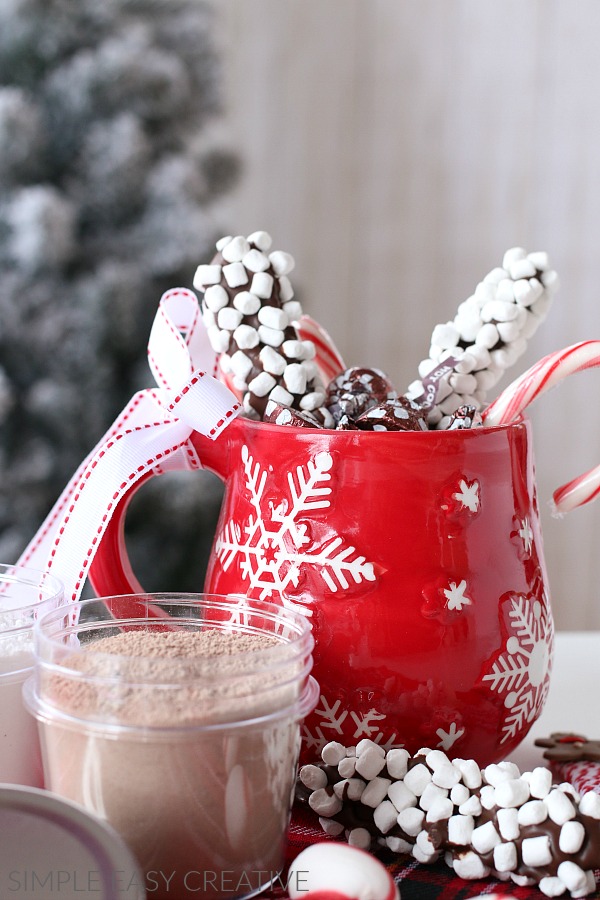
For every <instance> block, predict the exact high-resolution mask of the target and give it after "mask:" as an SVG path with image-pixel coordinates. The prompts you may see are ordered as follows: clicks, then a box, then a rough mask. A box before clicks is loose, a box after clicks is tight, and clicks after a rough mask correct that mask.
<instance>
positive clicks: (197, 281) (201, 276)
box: [193, 265, 221, 291]
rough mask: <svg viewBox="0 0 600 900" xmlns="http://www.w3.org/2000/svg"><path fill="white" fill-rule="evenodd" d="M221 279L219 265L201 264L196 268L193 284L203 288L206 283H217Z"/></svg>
mask: <svg viewBox="0 0 600 900" xmlns="http://www.w3.org/2000/svg"><path fill="white" fill-rule="evenodd" d="M220 280H221V266H216V265H202V266H198V268H197V269H196V274H195V275H194V280H193V285H194V287H195V288H197V289H198V290H200V291H201V290H203V289H204V287H205V285H207V284H218V283H219V282H220Z"/></svg>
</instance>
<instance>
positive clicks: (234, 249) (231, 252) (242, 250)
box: [221, 234, 250, 263]
mask: <svg viewBox="0 0 600 900" xmlns="http://www.w3.org/2000/svg"><path fill="white" fill-rule="evenodd" d="M249 250H250V244H249V243H248V241H247V240H246V238H245V237H243V236H242V235H241V234H238V235H237V236H236V237H234V238H232V239H231V240H230V241H228V242H227V243H226V244H225V246H223V247H222V248H221V255H222V257H223V259H225V260H227V262H228V263H234V262H241V261H242V259H243V258H244V256H245V255H246V253H248V251H249Z"/></svg>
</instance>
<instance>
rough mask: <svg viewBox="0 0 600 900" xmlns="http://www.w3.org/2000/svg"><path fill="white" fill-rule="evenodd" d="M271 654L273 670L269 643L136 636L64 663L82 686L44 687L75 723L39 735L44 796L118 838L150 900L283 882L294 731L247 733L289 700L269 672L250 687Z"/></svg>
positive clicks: (211, 633) (211, 635)
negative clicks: (89, 814)
mask: <svg viewBox="0 0 600 900" xmlns="http://www.w3.org/2000/svg"><path fill="white" fill-rule="evenodd" d="M163 627H164V626H163ZM279 648H280V653H279V655H278V658H279V661H280V660H281V658H282V656H283V654H285V652H286V651H285V648H286V645H285V644H283V643H281V642H280V641H278V640H277V639H276V638H274V637H272V636H269V635H263V634H248V633H240V632H222V631H219V630H205V631H201V630H197V629H194V630H188V629H185V628H181V629H180V628H176V629H174V630H171V631H168V630H162V628H161V630H130V631H124V632H120V633H118V634H115V635H112V636H110V637H105V638H102V639H100V640H98V641H94V642H91V643H90V644H88V646H87V648H86V652H77V653H75V654H73V655H72V656H69V657H68V658H67V659H66V660H65V664H66V666H68V668H69V669H70V670H72V669H76V670H77V671H76V673H75V674H76V675H78V673H81V674H82V675H84V676H90V677H87V678H86V677H84V678H83V679H81V677H75V678H72V677H66V678H65V677H62V676H58V675H56V674H52V675H50V676H49V680H47V682H46V684H45V686H44V692H45V694H46V696H48V698H49V700H50V702H51V703H52V704H53V705H55V706H58V707H59V708H60V709H62V710H64V711H66V712H67V713H68V714H69V715H70V716H72V717H73V719H72V721H71V722H70V723H66V722H64V723H63V722H61V720H60V719H58V718H57V719H54V720H51V721H49V722H45V723H44V726H43V729H42V734H43V746H44V754H45V764H46V769H47V782H48V787H49V788H50V789H51V790H53V791H55V792H57V793H58V794H60V795H62V796H65V797H67V798H69V799H71V800H74V801H76V802H79V803H82V804H83V805H84V806H86V807H87V808H88V809H90V810H91V811H93V812H94V813H95V814H96V815H98V816H100V817H101V818H103V819H105V820H107V821H108V822H110V823H111V824H112V825H113V827H115V828H116V830H117V831H118V832H119V833H120V834H121V835H122V836H123V838H124V839H125V840H126V841H127V843H128V844H129V846H130V847H131V849H132V850H133V852H134V853H135V854H136V856H137V858H138V861H139V863H140V866H141V868H142V871H143V872H144V873H145V875H146V879H147V885H146V887H147V890H148V893H149V896H152V897H155V898H159V900H174V898H177V900H179V898H186V897H194V898H203V897H211V898H213V900H215V898H219V897H223V898H225V897H227V898H228V900H231V898H233V897H235V896H238V895H239V896H242V895H244V894H245V893H246V892H247V893H250V892H251V891H254V890H256V889H257V888H259V887H260V886H261V885H263V884H265V883H268V881H269V880H270V879H271V878H274V877H275V876H276V873H277V872H278V870H279V869H280V867H281V862H282V855H283V841H284V837H285V830H286V826H287V821H288V817H289V807H290V798H291V794H292V791H293V786H294V778H295V767H296V762H297V756H298V749H299V728H298V722H297V720H296V719H294V718H293V717H292V716H290V715H286V716H284V717H279V718H278V717H277V716H275V717H274V718H273V719H272V720H268V719H267V720H266V721H260V722H259V723H255V724H252V723H248V724H243V720H248V719H252V718H253V717H255V716H264V715H268V714H269V713H273V712H274V711H277V710H280V709H285V708H286V707H287V706H289V705H290V704H291V703H293V702H294V700H295V699H296V698H295V696H294V693H293V689H292V688H290V687H289V686H287V687H285V688H282V687H280V686H279V687H278V686H277V685H278V683H279V679H280V676H279V677H276V676H274V675H270V674H269V671H268V669H267V670H266V671H265V669H264V668H262V670H261V672H260V675H259V676H257V675H256V674H253V670H254V669H255V668H256V656H255V654H256V652H257V651H264V650H269V651H271V650H273V652H274V653H275V654H276V655H277V653H278V649H279ZM221 672H225V673H226V676H223V679H222V681H220V680H219V673H221ZM199 673H201V675H199ZM167 675H168V677H166V676H167ZM191 675H193V676H194V680H193V681H192V680H191ZM187 676H190V679H188V678H187ZM177 681H180V682H181V684H180V686H179V687H178V688H177V690H173V689H172V688H165V687H164V685H165V683H171V684H172V683H173V682H175V683H176V682H177ZM140 683H141V686H140ZM124 684H126V685H127V686H126V688H125V689H124V688H123V685H124ZM79 717H81V718H79ZM85 717H88V718H90V717H91V718H93V719H94V721H92V722H91V723H89V724H90V726H91V727H87V723H86V722H85V721H83V719H84V718H85ZM102 721H104V722H109V723H115V722H117V721H118V722H120V723H121V726H122V727H120V726H119V725H116V726H115V725H113V726H112V729H110V728H103V727H102V726H101V725H99V723H100V722H102ZM214 722H220V723H221V726H220V727H217V728H209V729H206V728H202V727H193V726H194V725H196V726H202V725H206V724H209V725H210V724H214ZM228 723H231V724H228ZM234 723H235V724H234ZM240 723H242V724H240ZM131 725H133V726H135V727H134V728H131V727H129V726H131ZM238 884H239V885H240V890H239V894H238V893H237V892H236V886H237V885H238Z"/></svg>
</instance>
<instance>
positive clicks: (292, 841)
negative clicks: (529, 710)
mask: <svg viewBox="0 0 600 900" xmlns="http://www.w3.org/2000/svg"><path fill="white" fill-rule="evenodd" d="M597 768H598V767H597ZM563 780H566V779H563ZM331 840H334V839H333V838H330V837H328V836H327V835H326V834H325V833H324V832H323V831H321V829H320V828H319V824H318V821H317V819H316V817H315V816H314V815H313V814H312V813H311V812H310V810H308V809H306V807H300V806H298V805H296V806H295V807H294V810H293V815H292V822H291V825H290V829H289V834H288V846H287V855H286V868H285V870H284V872H283V873H282V875H281V877H280V878H279V879H278V883H276V884H275V885H274V887H273V888H272V889H271V890H270V891H267V892H266V893H264V894H261V898H264V900H287V898H288V894H287V891H286V890H285V884H286V873H287V867H288V866H289V865H290V863H291V862H292V860H293V859H295V858H296V856H298V854H299V853H300V851H301V850H304V848H305V847H308V846H309V844H315V843H317V842H318V841H331ZM380 859H381V861H382V863H384V865H385V866H386V868H387V869H388V871H389V872H390V873H391V875H392V876H393V877H394V880H395V881H396V883H397V884H398V886H399V888H400V894H401V900H467V898H469V897H477V896H478V895H479V894H487V895H490V894H500V895H503V896H505V897H514V898H516V900H530V898H531V900H545V897H544V894H542V893H541V891H540V890H539V889H538V888H537V887H536V886H535V885H533V886H531V887H517V885H515V884H513V882H512V881H498V880H496V879H495V878H484V879H481V880H480V881H464V880H463V879H462V878H457V877H456V875H455V874H454V872H453V871H452V869H449V868H448V866H446V864H445V863H444V862H442V861H439V862H437V863H435V864H434V865H428V866H425V865H420V864H419V863H417V862H416V861H415V860H414V859H411V857H410V856H398V855H396V854H392V853H391V852H390V851H387V852H385V853H382V855H381V857H380ZM599 880H600V871H598V872H596V881H597V882H598V881H599ZM563 897H565V898H567V900H568V898H569V895H568V894H564V895H563ZM589 897H590V898H596V900H598V898H600V890H599V889H598V888H597V889H596V891H595V893H594V894H590V895H589Z"/></svg>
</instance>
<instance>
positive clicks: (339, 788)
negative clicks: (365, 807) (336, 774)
mask: <svg viewBox="0 0 600 900" xmlns="http://www.w3.org/2000/svg"><path fill="white" fill-rule="evenodd" d="M365 788H366V783H365V782H364V781H363V780H362V778H344V780H343V781H336V783H335V784H334V785H333V791H334V793H335V795H336V796H337V797H339V798H340V800H344V799H345V798H346V797H347V798H348V800H360V799H361V798H362V795H363V794H364V792H365Z"/></svg>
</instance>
